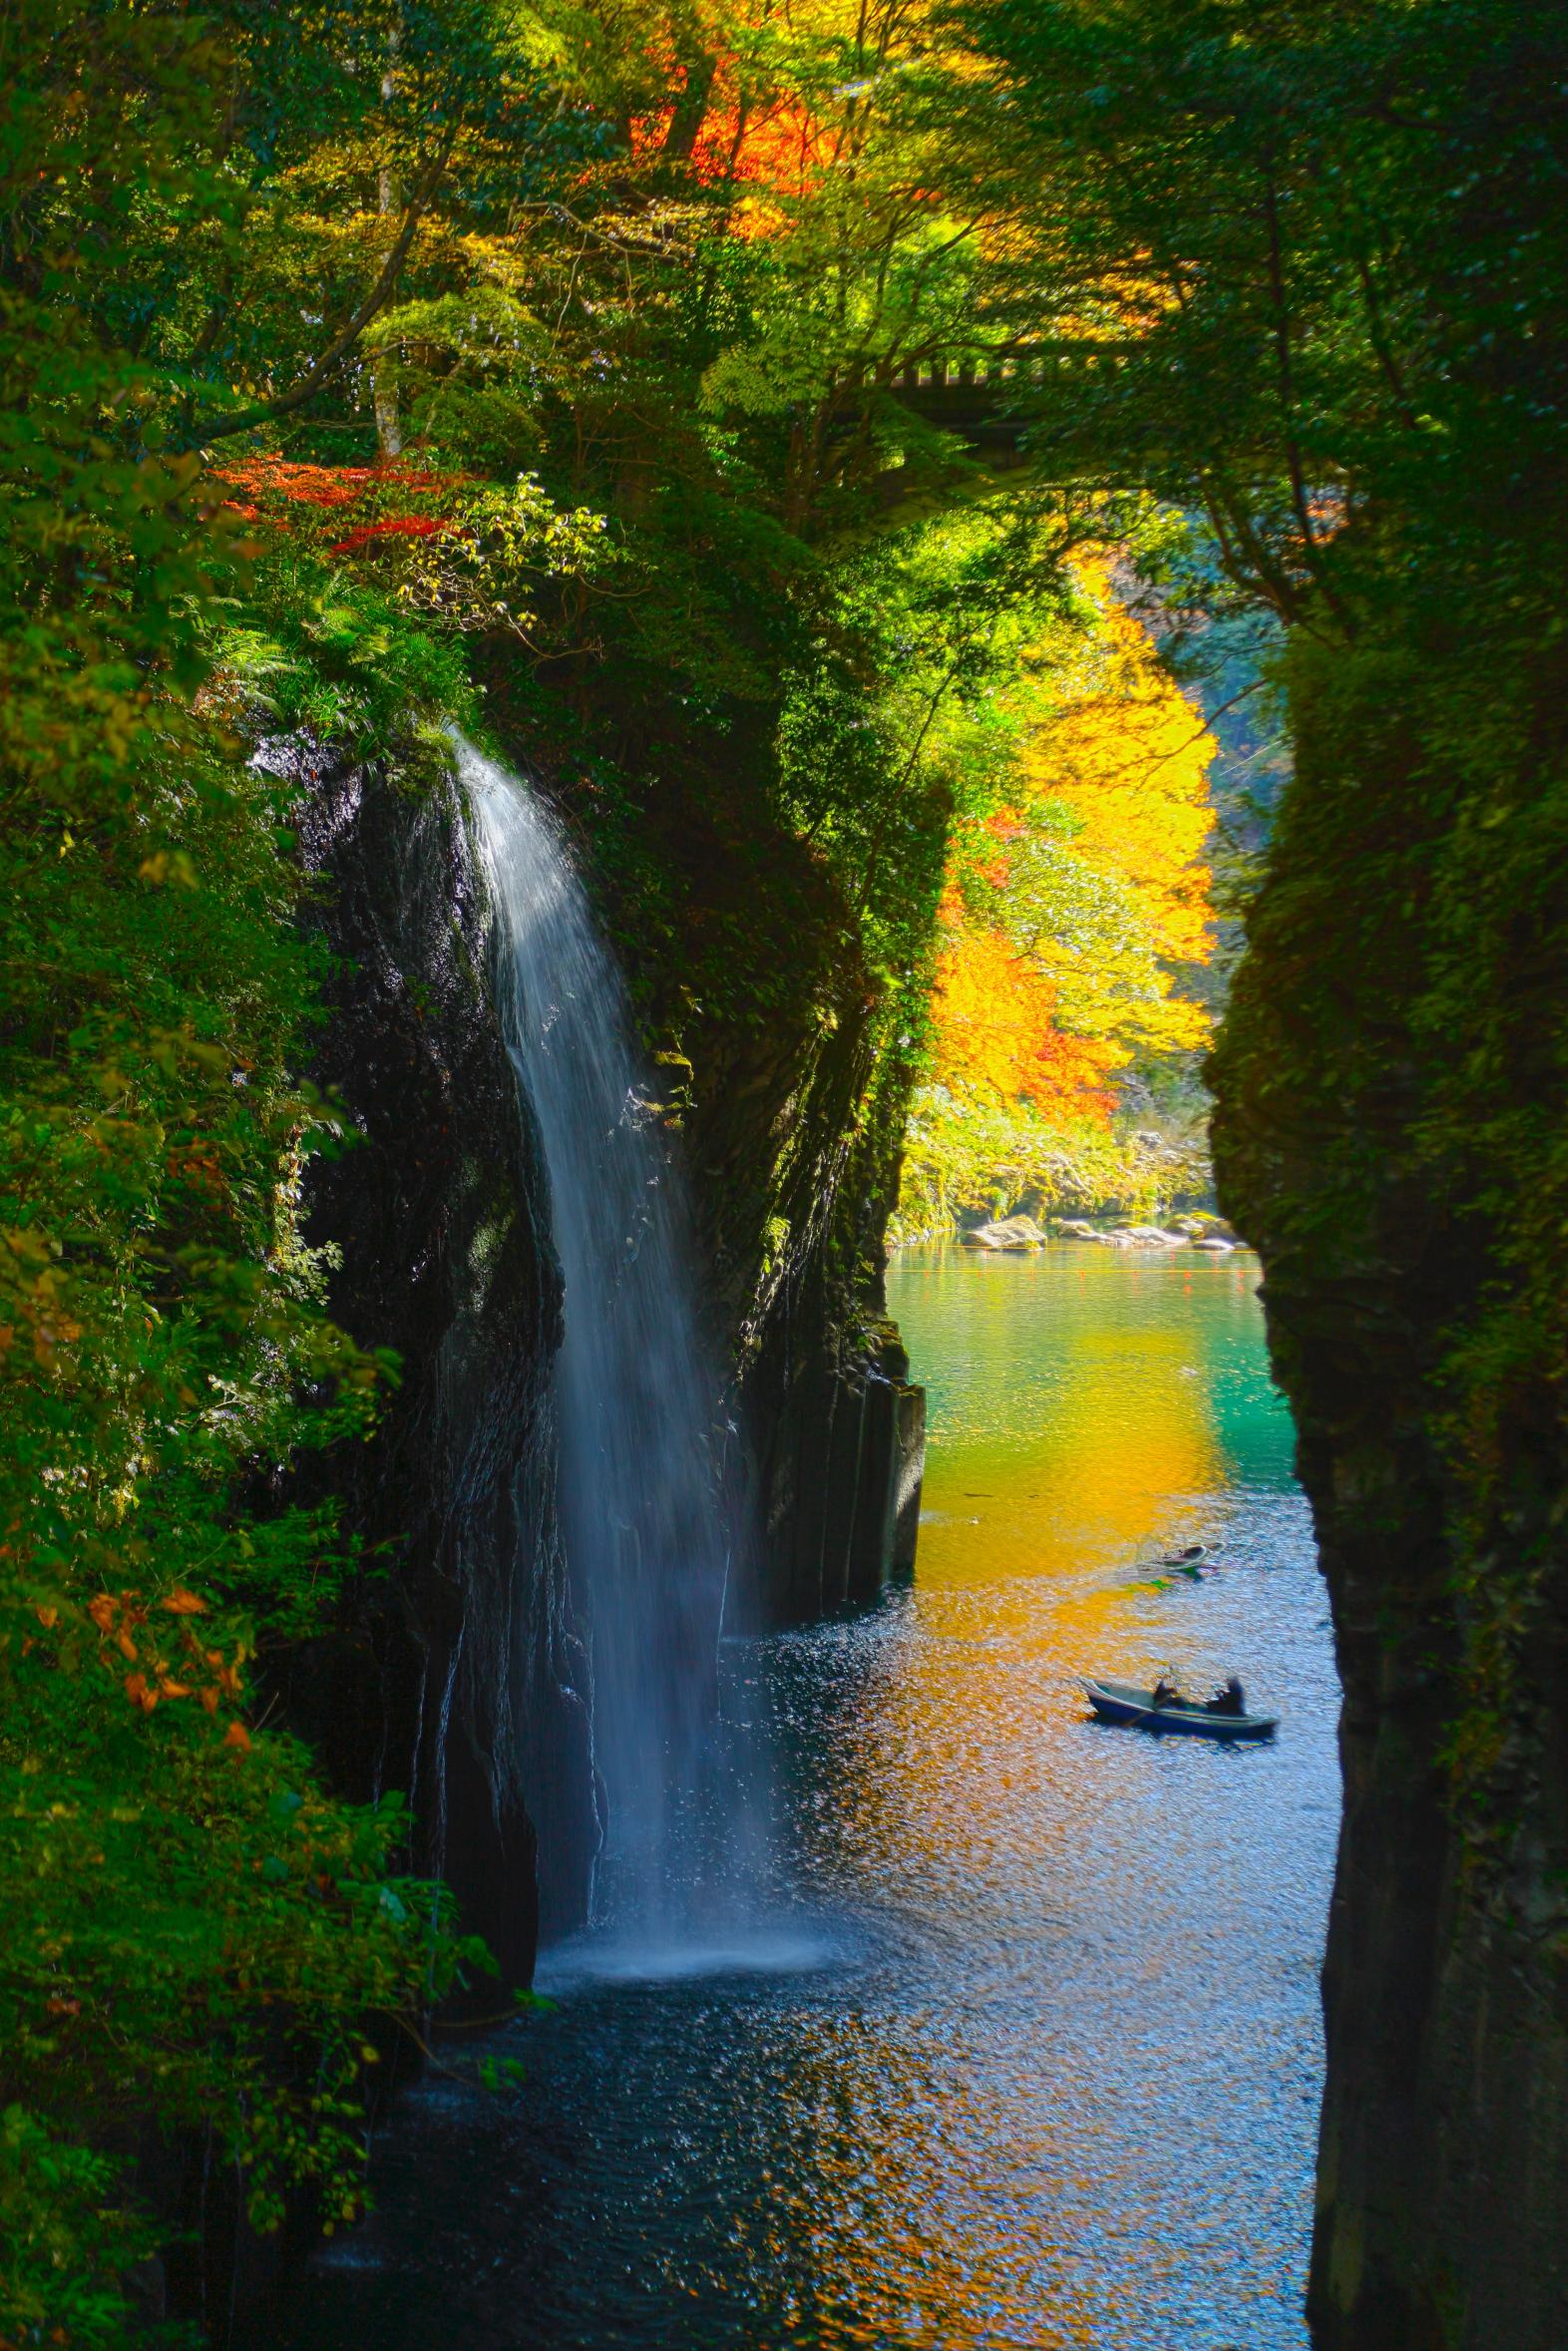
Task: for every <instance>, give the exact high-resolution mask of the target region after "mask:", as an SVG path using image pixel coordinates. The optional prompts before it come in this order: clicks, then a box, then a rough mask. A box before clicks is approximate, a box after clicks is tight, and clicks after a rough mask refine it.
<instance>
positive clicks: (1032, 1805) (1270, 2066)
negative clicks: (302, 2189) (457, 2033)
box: [258, 1244, 1339, 2351]
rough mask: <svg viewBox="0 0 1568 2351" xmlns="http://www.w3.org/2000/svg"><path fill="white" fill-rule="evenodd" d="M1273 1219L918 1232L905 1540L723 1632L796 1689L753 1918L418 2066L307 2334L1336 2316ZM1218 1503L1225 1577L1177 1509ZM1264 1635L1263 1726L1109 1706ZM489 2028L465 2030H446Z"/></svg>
mask: <svg viewBox="0 0 1568 2351" xmlns="http://www.w3.org/2000/svg"><path fill="white" fill-rule="evenodd" d="M1256 1280H1257V1268H1256V1263H1255V1261H1254V1260H1253V1259H1252V1258H1251V1257H1249V1256H1246V1255H1237V1256H1236V1257H1233V1258H1224V1259H1218V1260H1211V1259H1206V1258H1203V1257H1201V1256H1200V1255H1198V1254H1197V1253H1187V1252H1183V1253H1181V1254H1180V1255H1179V1256H1175V1257H1167V1256H1164V1255H1161V1256H1158V1257H1152V1256H1142V1255H1136V1256H1135V1255H1132V1254H1130V1253H1122V1252H1113V1251H1110V1250H1095V1249H1092V1248H1085V1247H1074V1246H1073V1245H1070V1244H1063V1245H1061V1246H1057V1247H1052V1248H1051V1249H1049V1250H1047V1251H1045V1252H1044V1253H1042V1254H1041V1255H1040V1256H1038V1257H1023V1258H990V1257H984V1256H979V1255H975V1254H972V1253H968V1252H961V1251H958V1250H919V1251H911V1252H909V1253H907V1254H906V1255H904V1256H903V1257H901V1258H900V1259H899V1260H898V1261H897V1262H896V1263H895V1265H894V1267H893V1269H892V1272H891V1277H890V1282H889V1300H890V1305H891V1307H892V1311H893V1312H894V1313H895V1314H896V1315H897V1316H898V1318H899V1320H900V1321H901V1323H902V1324H903V1326H904V1330H905V1334H906V1337H907V1339H908V1342H909V1345H910V1349H911V1353H912V1355H913V1357H914V1360H915V1365H916V1370H917V1374H918V1375H921V1376H924V1377H925V1378H926V1380H927V1381H928V1384H929V1388H930V1395H931V1431H932V1440H931V1454H930V1466H929V1476H928V1486H927V1497H926V1498H927V1516H926V1521H925V1524H924V1526H923V1530H922V1537H921V1559H920V1568H919V1573H918V1577H917V1581H916V1584H915V1587H914V1589H913V1590H912V1591H909V1592H904V1593H899V1594H897V1595H893V1596H891V1597H890V1598H889V1599H888V1600H887V1602H886V1603H885V1604H884V1605H883V1606H882V1607H881V1608H879V1609H877V1610H876V1611H874V1612H873V1613H871V1614H869V1615H867V1616H863V1617H860V1618H856V1619H852V1620H846V1621H844V1622H841V1623H837V1624H833V1625H829V1626H824V1627H820V1628H817V1629H816V1630H814V1631H811V1632H808V1633H803V1634H797V1635H789V1636H784V1637H781V1638H778V1639H775V1640H771V1641H767V1642H762V1643H755V1644H748V1645H744V1646H742V1645H739V1644H736V1645H733V1646H732V1649H731V1653H730V1655H729V1658H728V1661H727V1664H728V1673H729V1699H728V1703H729V1705H730V1706H731V1707H732V1709H734V1710H735V1711H736V1712H738V1713H740V1714H743V1715H747V1716H749V1717H752V1718H754V1719H756V1720H758V1721H760V1722H763V1723H765V1724H766V1725H768V1726H769V1727H770V1728H771V1732H772V1737H773V1743H774V1748H775V1752H776V1755H777V1759H778V1773H779V1784H778V1787H777V1790H776V1798H775V1801H776V1808H777V1815H778V1831H779V1839H780V1847H781V1855H782V1859H781V1878H782V1883H781V1886H780V1894H779V1906H778V1911H777V1914H776V1915H775V1917H774V1918H773V1919H772V1920H771V1921H770V1922H769V1926H768V1931H767V1934H766V1935H765V1936H764V1937H763V1938H762V1939H761V1940H760V1941H759V1942H758V1943H757V1944H756V1945H755V1947H753V1948H751V1949H750V1950H748V1951H746V1952H744V1953H741V1954H736V1955H731V1956H729V1957H726V1956H725V1955H724V1954H710V1955H708V1957H707V1959H706V1960H705V1961H704V1962H703V1963H702V1964H701V1965H695V1964H694V1965H691V1966H689V1967H681V1966H679V1965H671V1966H670V1967H667V1968H664V1969H661V1970H657V1971H651V1970H650V1971H649V1972H648V1973H647V1974H645V1975H643V1976H641V1977H638V1976H637V1975H635V1974H634V1973H633V1974H631V1975H629V1976H626V1977H623V1978H622V1979H620V1980H616V1981H604V1980H602V1979H597V1980H594V1979H589V1978H585V1977H583V1976H581V1975H576V1974H574V1973H573V1972H572V1970H571V1968H570V1966H567V1965H565V1964H563V1963H561V1962H559V1961H558V1962H557V1963H556V1968H555V1975H554V1978H553V1981H554V1982H555V1985H556V1989H557V1994H558V1997H559V2000H560V2006H559V2008H558V2009H557V2011H556V2012H555V2013H554V2014H553V2015H550V2016H546V2017H542V2018H540V2019H538V2020H536V2021H535V2022H534V2023H533V2024H532V2025H531V2026H529V2027H528V2028H526V2029H525V2030H521V2031H519V2032H517V2033H515V2034H513V2035H511V2036H509V2037H506V2038H504V2039H503V2040H502V2041H500V2042H498V2043H497V2044H496V2045H495V2046H496V2047H497V2049H498V2050H499V2051H501V2052H503V2053H505V2054H510V2055H513V2056H516V2057H518V2058H520V2059H521V2060H522V2061H523V2063H524V2064H525V2065H526V2066H527V2068H528V2073H527V2079H526V2080H525V2081H524V2082H523V2083H522V2085H521V2086H520V2087H517V2088H513V2089H507V2090H503V2091H502V2092H500V2093H491V2094H487V2093H485V2092H484V2091H482V2090H481V2089H479V2088H478V2087H477V2086H476V2085H475V2084H474V2082H473V2081H472V2079H471V2078H452V2077H446V2078H443V2077H440V2076H436V2077H431V2078H429V2079H427V2080H426V2081H424V2082H423V2083H421V2084H420V2085H419V2086H418V2088H417V2089H416V2090H415V2091H414V2092H412V2093H411V2094H410V2095H409V2096H408V2097H407V2098H406V2099H405V2100H404V2101H403V2102H402V2106H401V2108H400V2111H399V2114H398V2116H397V2118H396V2121H395V2125H394V2128H393V2129H392V2130H391V2132H390V2133H389V2135H388V2137H387V2140H386V2143H385V2147H384V2149H383V2151H382V2154H381V2156H380V2159H379V2161H378V2166H377V2183H378V2193H379V2198H380V2206H381V2208H380V2212H379V2214H378V2216H377V2217H376V2218H375V2219H374V2220H373V2221H372V2222H371V2223H370V2224H369V2225H368V2226H367V2227H366V2228H364V2229H362V2230H360V2231H358V2232H356V2233H355V2234H354V2235H352V2236H351V2237H349V2238H348V2239H346V2240H345V2242H344V2244H343V2245H342V2246H341V2247H340V2248H338V2249H335V2250H333V2251H331V2252H329V2253H328V2255H327V2256H326V2257H325V2258H324V2259H323V2260H320V2261H318V2262H317V2263H315V2264H314V2265H313V2266H312V2268H311V2269H310V2271H309V2272H308V2273H307V2274H306V2276H305V2278H304V2279H303V2280H302V2281H301V2283H300V2285H299V2288H298V2291H297V2293H296V2294H295V2297H294V2301H293V2305H292V2307H291V2309H290V2310H289V2311H288V2312H286V2313H284V2314H283V2315H282V2316H281V2317H277V2318H273V2319H271V2320H269V2322H268V2326H267V2330H266V2333H265V2335H264V2337H263V2338H258V2340H260V2339H264V2340H265V2341H266V2342H267V2343H268V2344H277V2345H280V2346H292V2347H293V2351H307V2347H308V2351H359V2346H361V2345H366V2344H374V2345H376V2346H377V2351H416V2346H417V2347H418V2351H427V2346H429V2345H430V2344H432V2343H434V2344H439V2345H441V2346H442V2351H535V2347H541V2346H543V2347H553V2346H581V2347H584V2351H598V2347H599V2346H604V2345H628V2346H633V2345H634V2346H637V2351H663V2347H665V2346H667V2347H668V2351H777V2347H779V2346H786V2345H787V2346H803V2347H805V2346H810V2347H816V2351H841V2347H844V2351H847V2347H849V2346H857V2347H861V2346H863V2347H865V2351H990V2347H992V2346H997V2347H999V2346H1018V2347H1020V2351H1056V2347H1057V2346H1085V2347H1088V2351H1303V2346H1304V2345H1305V2343H1306V2333H1305V2328H1304V2325H1303V2322H1302V2319H1301V2315H1300V2310H1301V2298H1302V2291H1303V2286H1304V2281H1305V2270H1306V2257H1307V2246H1308V2232H1309V2227H1310V2219H1311V2203H1312V2160H1313V2150H1314V2140H1315V2133H1316V2122H1317V2108H1318V2099H1319V2092H1320V2079H1321V2067H1322V2053H1321V2043H1320V2031H1319V2019H1318V2001H1317V1970H1318V1965H1319V1959H1320V1952H1321V1946H1322V1940H1323V1931H1324V1922H1325V1915H1326V1909H1327V1902H1328V1892H1329V1879H1330V1872H1331V1868H1332V1863H1333V1853H1334V1841H1335V1835H1336V1829H1337V1822H1338V1803H1339V1790H1338V1771H1337V1763H1336V1756H1335V1742H1334V1726H1335V1717H1336V1712H1337V1706H1338V1692H1337V1688H1336V1683H1335V1677H1334V1669H1333V1658H1332V1651H1331V1646H1330V1639H1329V1633H1328V1627H1327V1608H1326V1603H1325V1598H1324V1594H1323V1590H1322V1586H1321V1584H1320V1581H1319V1578H1318V1575H1317V1571H1316V1566H1315V1562H1314V1556H1313V1550H1312V1542H1311V1532H1310V1527H1309V1524H1308V1519H1307V1513H1306V1509H1305V1505H1304V1503H1303V1501H1302V1499H1301V1496H1300V1494H1299V1493H1298V1491H1297V1489H1296V1487H1295V1485H1294V1482H1293V1480H1292V1475H1291V1431H1290V1426H1289V1422H1288V1419H1287V1417H1286V1415H1285V1413H1284V1411H1283V1409H1282V1407H1281V1405H1280V1402H1279V1400H1278V1398H1277V1397H1276V1396H1275V1394H1274V1391H1273V1389H1272V1388H1271V1386H1270V1384H1269V1379H1268V1373H1267V1369H1266V1365H1265V1362H1264V1354H1263V1345H1262V1330H1261V1317H1260V1313H1259V1309H1258V1306H1257V1302H1256V1299H1255V1297H1254V1295H1253V1291H1254V1285H1255V1283H1256ZM1192 1540H1201V1541H1205V1542H1208V1543H1209V1544H1211V1546H1212V1547H1213V1550H1214V1553H1215V1560H1216V1564H1215V1567H1214V1570H1213V1572H1212V1574H1210V1575H1207V1576H1206V1577H1204V1578H1203V1579H1202V1580H1201V1581H1198V1582H1189V1581H1188V1580H1187V1579H1186V1578H1183V1577H1177V1578H1170V1577H1166V1576H1162V1575H1161V1574H1160V1572H1159V1570H1158V1568H1157V1566H1155V1565H1154V1564H1153V1563H1152V1558H1151V1554H1152V1553H1154V1552H1155V1551H1156V1550H1157V1549H1158V1548H1161V1547H1165V1546H1168V1545H1170V1544H1173V1543H1177V1542H1187V1541H1192ZM1162 1666H1164V1667H1168V1668H1170V1669H1173V1670H1175V1671H1177V1672H1178V1673H1180V1674H1181V1675H1183V1676H1184V1677H1186V1678H1187V1679H1188V1680H1189V1681H1190V1682H1192V1683H1194V1684H1196V1685H1200V1686H1201V1685H1202V1684H1203V1683H1204V1682H1205V1681H1206V1680H1207V1679H1208V1678H1210V1677H1219V1676H1221V1675H1223V1674H1225V1673H1228V1672H1230V1671H1232V1670H1234V1671H1237V1672H1239V1673H1240V1674H1241V1675H1242V1676H1243V1678H1244V1680H1245V1682H1246V1684H1247V1687H1248V1692H1249V1697H1250V1699H1251V1700H1252V1701H1253V1702H1254V1703H1255V1704H1256V1705H1258V1706H1259V1707H1267V1708H1268V1709H1269V1710H1270V1711H1278V1712H1279V1713H1280V1714H1281V1716H1282V1729H1281V1734H1280V1738H1279V1740H1278V1743H1277V1744H1276V1745H1275V1746H1274V1747H1272V1748H1270V1749H1266V1750H1258V1751H1240V1752H1231V1751H1226V1750H1224V1749H1220V1748H1211V1747H1208V1746H1207V1745H1200V1744H1198V1743H1185V1742H1167V1743H1159V1742H1155V1741H1151V1740H1149V1739H1147V1738H1144V1737H1142V1736H1140V1735H1138V1734H1137V1733H1128V1732H1116V1731H1109V1730H1104V1729H1101V1728H1099V1727H1097V1726H1095V1725H1093V1724H1091V1723H1089V1722H1086V1721H1085V1719H1084V1709H1083V1706H1082V1703H1081V1699H1080V1697H1079V1695H1078V1693H1077V1690H1076V1686H1075V1683H1074V1680H1073V1677H1074V1676H1075V1675H1076V1674H1077V1673H1079V1672H1082V1671H1085V1670H1091V1671H1092V1670H1098V1671H1101V1672H1105V1673H1110V1674H1113V1675H1118V1676H1125V1677H1126V1678H1129V1679H1142V1680H1147V1679H1150V1678H1152V1675H1153V1673H1154V1672H1155V1671H1156V1670H1157V1669H1158V1668H1160V1667H1162ZM453 2062H454V2063H455V2064H457V2065H459V2066H460V2067H461V2066H462V2064H463V2063H464V2061H462V2060H457V2059H455V2060H454V2061H453Z"/></svg>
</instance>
